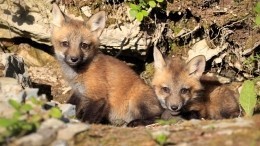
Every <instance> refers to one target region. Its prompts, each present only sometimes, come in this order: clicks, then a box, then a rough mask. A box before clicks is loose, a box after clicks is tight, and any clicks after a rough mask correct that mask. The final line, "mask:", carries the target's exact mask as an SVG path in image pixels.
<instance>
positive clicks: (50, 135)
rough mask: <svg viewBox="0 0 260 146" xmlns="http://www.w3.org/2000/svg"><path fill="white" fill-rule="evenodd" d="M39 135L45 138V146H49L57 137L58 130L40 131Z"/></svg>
mask: <svg viewBox="0 0 260 146" xmlns="http://www.w3.org/2000/svg"><path fill="white" fill-rule="evenodd" d="M37 133H38V134H40V135H41V136H42V137H43V144H44V145H49V144H50V143H52V142H53V141H54V140H55V139H56V136H57V130H56V129H53V128H45V129H40V130H38V131H37Z"/></svg>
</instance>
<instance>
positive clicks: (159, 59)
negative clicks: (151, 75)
mask: <svg viewBox="0 0 260 146" xmlns="http://www.w3.org/2000/svg"><path fill="white" fill-rule="evenodd" d="M153 59H154V67H155V69H156V70H161V69H163V68H164V67H165V66H166V63H165V60H164V59H163V56H162V53H161V52H160V51H159V50H158V49H157V48H156V47H154V48H153Z"/></svg>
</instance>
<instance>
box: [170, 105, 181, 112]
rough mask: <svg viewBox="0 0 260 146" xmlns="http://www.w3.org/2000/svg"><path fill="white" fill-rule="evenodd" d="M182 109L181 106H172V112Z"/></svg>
mask: <svg viewBox="0 0 260 146" xmlns="http://www.w3.org/2000/svg"><path fill="white" fill-rule="evenodd" d="M180 109H181V105H172V106H171V110H172V111H179V110H180Z"/></svg>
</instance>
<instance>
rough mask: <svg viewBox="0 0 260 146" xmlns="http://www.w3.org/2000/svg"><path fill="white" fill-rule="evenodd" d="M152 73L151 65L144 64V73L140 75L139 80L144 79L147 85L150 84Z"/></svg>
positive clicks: (152, 67)
mask: <svg viewBox="0 0 260 146" xmlns="http://www.w3.org/2000/svg"><path fill="white" fill-rule="evenodd" d="M154 71H155V70H154V65H153V63H149V64H146V65H145V71H143V72H142V73H141V78H142V79H144V80H145V82H146V83H147V84H151V81H152V77H153V75H154Z"/></svg>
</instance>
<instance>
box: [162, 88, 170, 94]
mask: <svg viewBox="0 0 260 146" xmlns="http://www.w3.org/2000/svg"><path fill="white" fill-rule="evenodd" d="M161 90H162V91H163V92H164V93H167V94H169V93H170V92H171V90H170V88H168V87H162V88H161Z"/></svg>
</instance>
